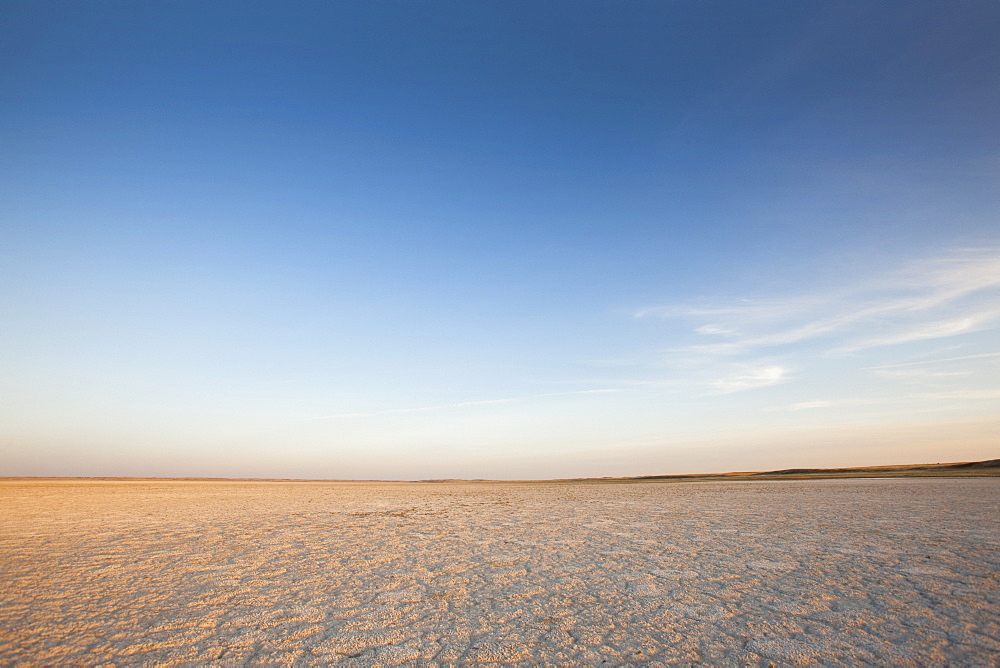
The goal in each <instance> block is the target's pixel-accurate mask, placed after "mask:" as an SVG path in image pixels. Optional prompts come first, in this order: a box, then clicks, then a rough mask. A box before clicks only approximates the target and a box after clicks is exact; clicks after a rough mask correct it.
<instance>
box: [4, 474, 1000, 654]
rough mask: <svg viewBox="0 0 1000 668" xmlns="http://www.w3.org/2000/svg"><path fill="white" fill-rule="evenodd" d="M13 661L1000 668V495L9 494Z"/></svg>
mask: <svg viewBox="0 0 1000 668" xmlns="http://www.w3.org/2000/svg"><path fill="white" fill-rule="evenodd" d="M0 508H2V512H0V664H5V665H10V664H16V665H26V666H30V665H67V664H84V665H94V664H107V663H110V664H116V665H152V664H155V665H184V664H199V665H232V664H248V663H249V664H283V663H288V664H296V665H326V664H331V663H341V664H344V665H365V666H368V665H395V664H420V665H427V664H432V665H433V664H437V665H449V664H469V663H481V662H499V663H503V664H556V665H579V664H590V665H592V664H601V663H607V664H612V665H629V664H632V665H637V664H657V663H662V664H680V665H686V664H694V663H711V664H721V665H762V666H767V665H772V664H773V665H813V664H824V665H913V666H924V665H943V664H951V665H963V666H969V665H973V666H974V665H984V666H987V665H988V666H996V665H998V664H1000V479H998V478H978V479H973V478H970V479H964V478H950V479H935V478H916V479H906V478H901V479H834V480H790V481H779V482H771V481H757V482H673V483H667V482H645V483H635V482H614V483H588V482H562V483H559V482H552V483H541V482H539V483H471V482H454V483H323V482H260V481H253V482H246V481H228V482H220V481H99V480H47V481H46V480H14V479H11V480H4V481H0Z"/></svg>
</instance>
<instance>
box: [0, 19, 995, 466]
mask: <svg viewBox="0 0 1000 668" xmlns="http://www.w3.org/2000/svg"><path fill="white" fill-rule="evenodd" d="M997 35H1000V4H998V3H996V2H993V1H992V0H991V1H986V2H980V1H974V0H970V1H963V2H922V1H914V2H878V3H867V2H835V1H830V2H769V1H765V2H754V3H735V2H713V1H706V2H700V1H699V2H695V1H689V2H685V1H679V2H672V1H662V2H647V1H643V0H632V1H629V2H591V1H588V0H579V1H573V2H569V1H567V0H546V1H544V2H539V1H537V0H532V1H531V2H516V1H497V2H436V1H428V2H416V1H414V0H372V1H369V2H363V3H348V2H306V1H302V2H293V3H289V2H275V1H266V0H261V1H257V2H252V3H247V2H217V1H211V0H209V1H207V2H175V1H169V2H168V1H161V2H154V1H141V2H122V1H114V2H107V1H103V0H88V1H87V2H77V1H69V0H58V1H56V2H36V1H34V0H30V1H21V0H3V1H2V2H0V475H52V476H76V475H79V476H224V477H226V476H231V477H282V478H284V477H289V478H332V479H371V478H375V479H405V480H410V479H427V478H493V479H522V478H530V479H536V478H564V477H575V476H595V477H596V476H626V475H656V474H673V473H695V472H720V471H748V470H750V471H757V470H768V469H776V468H791V467H805V466H810V467H811V466H861V465H872V464H894V463H923V462H953V461H972V460H981V459H990V458H995V457H998V456H1000V438H998V435H1000V331H998V330H1000V123H998V122H997V119H998V118H1000V113H998V112H1000V39H998V38H997Z"/></svg>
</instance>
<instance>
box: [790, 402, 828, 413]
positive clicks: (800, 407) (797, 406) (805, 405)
mask: <svg viewBox="0 0 1000 668" xmlns="http://www.w3.org/2000/svg"><path fill="white" fill-rule="evenodd" d="M836 405H837V404H836V402H834V401H799V402H797V403H794V404H789V405H788V406H787V408H788V410H790V411H804V410H810V409H813V408H831V407H833V406H836Z"/></svg>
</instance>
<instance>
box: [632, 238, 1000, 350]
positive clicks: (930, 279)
mask: <svg viewBox="0 0 1000 668" xmlns="http://www.w3.org/2000/svg"><path fill="white" fill-rule="evenodd" d="M635 316H636V317H639V318H645V317H659V318H664V319H667V318H669V319H676V318H684V319H689V320H690V319H696V320H697V319H701V320H707V319H709V318H711V320H710V321H709V322H702V323H701V324H699V325H697V326H695V327H694V332H695V333H697V334H698V335H699V336H702V337H725V341H724V342H719V343H704V344H692V345H690V346H688V347H686V348H685V349H684V350H686V351H687V352H690V353H691V354H696V355H710V356H732V355H741V354H747V353H749V352H752V351H754V350H763V349H777V348H781V347H787V346H792V345H794V344H799V343H804V342H808V341H812V340H826V341H828V342H829V343H828V344H827V346H828V347H827V352H829V353H833V354H840V355H842V354H849V353H854V352H858V351H862V350H866V349H869V348H875V347H883V346H894V345H901V344H906V343H911V342H915V341H924V340H929V339H944V338H950V337H954V336H959V335H962V334H967V333H973V332H979V331H984V330H990V329H995V328H997V327H998V326H1000V251H998V250H997V249H993V248H990V249H979V250H965V251H961V252H955V253H953V254H951V255H949V256H947V257H941V258H934V259H930V260H923V261H919V262H914V263H911V264H910V265H908V266H906V267H904V268H903V269H902V270H900V271H897V272H895V273H893V274H890V275H888V276H880V277H878V278H875V279H872V280H869V281H868V282H865V283H861V284H858V285H855V286H852V287H850V288H846V289H841V290H839V291H830V292H827V293H825V294H815V295H806V296H798V297H795V298H786V299H776V300H768V301H752V300H745V299H744V300H740V301H739V302H737V303H736V304H733V305H731V306H723V307H699V308H687V309H684V308H679V307H674V306H666V307H652V308H645V309H641V310H639V311H637V312H636V313H635Z"/></svg>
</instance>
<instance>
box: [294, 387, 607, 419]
mask: <svg viewBox="0 0 1000 668" xmlns="http://www.w3.org/2000/svg"><path fill="white" fill-rule="evenodd" d="M624 391H625V390H624V389H623V388H607V389H597V390H574V391H572V392H549V393H546V394H533V395H529V396H523V397H505V398H503V399H482V400H478V401H459V402H455V403H451V404H435V405H432V406H417V407H410V408H392V409H389V410H384V411H372V412H368V413H334V414H332V415H320V416H317V417H315V418H313V419H314V420H341V419H349V418H369V417H379V416H385V415H403V414H406V413H427V412H431V411H443V410H450V409H456V408H469V407H472V406H490V405H496V404H511V403H515V402H519V401H529V400H532V399H544V398H547V397H564V396H571V395H584V394H614V393H617V392H624Z"/></svg>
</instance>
